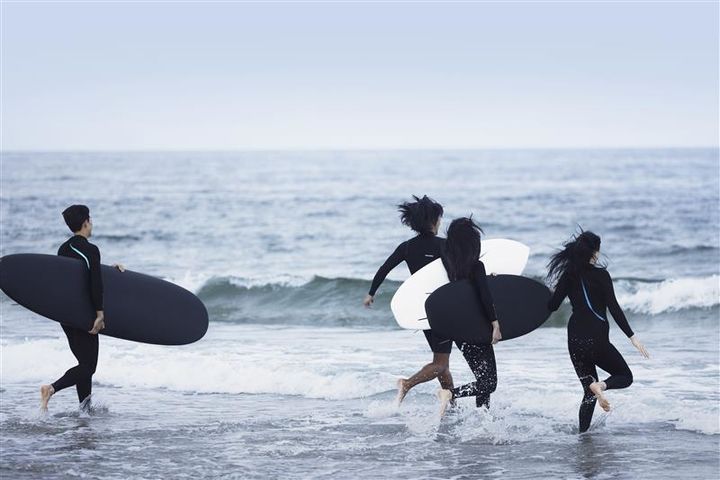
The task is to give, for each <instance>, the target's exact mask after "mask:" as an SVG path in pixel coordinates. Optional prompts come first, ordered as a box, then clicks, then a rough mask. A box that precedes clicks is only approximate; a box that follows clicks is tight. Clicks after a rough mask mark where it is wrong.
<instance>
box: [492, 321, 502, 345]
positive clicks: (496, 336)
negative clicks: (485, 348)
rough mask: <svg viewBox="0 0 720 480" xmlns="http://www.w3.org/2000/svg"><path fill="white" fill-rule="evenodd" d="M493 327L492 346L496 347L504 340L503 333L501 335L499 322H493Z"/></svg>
mask: <svg viewBox="0 0 720 480" xmlns="http://www.w3.org/2000/svg"><path fill="white" fill-rule="evenodd" d="M492 325H493V332H492V344H493V345H495V344H496V343H498V342H499V341H500V340H502V333H500V323H499V322H498V321H497V320H495V321H494V322H492Z"/></svg>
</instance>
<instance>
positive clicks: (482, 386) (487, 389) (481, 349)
mask: <svg viewBox="0 0 720 480" xmlns="http://www.w3.org/2000/svg"><path fill="white" fill-rule="evenodd" d="M481 233H482V229H481V228H480V226H479V225H478V224H477V223H475V222H474V221H473V219H472V218H468V217H462V218H456V219H455V220H453V221H452V223H451V224H450V226H449V227H448V230H447V240H446V241H445V247H444V249H443V255H442V261H443V265H444V266H445V270H447V273H448V278H449V279H450V281H451V282H456V281H459V280H470V281H472V283H473V286H474V287H475V292H476V293H477V295H478V299H479V300H480V304H481V305H482V308H483V310H484V313H485V318H487V319H488V320H489V321H490V324H491V326H492V340H491V344H489V345H486V344H474V343H467V342H456V345H457V347H458V348H459V349H460V351H461V352H462V354H463V357H465V361H466V362H467V364H468V366H469V367H470V370H471V371H472V372H473V375H475V381H474V382H471V383H468V384H465V385H462V386H460V387H455V388H445V387H443V388H442V390H440V391H439V392H438V398H439V399H440V416H442V415H444V414H445V410H446V409H447V407H448V405H449V404H450V403H451V402H452V401H453V400H455V399H456V398H461V397H475V404H476V405H477V406H478V407H485V408H488V407H489V406H490V394H492V393H493V392H494V391H495V388H496V387H497V367H496V365H495V352H494V350H493V345H494V344H496V343H497V342H499V341H500V340H501V339H502V334H501V332H500V323H499V322H498V319H497V314H496V312H495V304H494V302H493V299H492V294H491V293H490V289H489V288H488V282H487V274H486V272H485V265H484V264H483V262H482V261H480V260H479V258H480V251H481V243H480V234H481ZM448 343H450V342H449V341H448Z"/></svg>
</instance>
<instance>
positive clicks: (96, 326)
mask: <svg viewBox="0 0 720 480" xmlns="http://www.w3.org/2000/svg"><path fill="white" fill-rule="evenodd" d="M104 328H105V313H103V311H102V310H100V311H98V312H97V316H96V317H95V322H94V323H93V326H92V329H91V330H90V332H89V333H90V334H91V335H97V334H98V333H100V330H102V329H104Z"/></svg>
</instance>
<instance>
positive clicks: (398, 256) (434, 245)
mask: <svg viewBox="0 0 720 480" xmlns="http://www.w3.org/2000/svg"><path fill="white" fill-rule="evenodd" d="M398 210H399V211H400V221H401V222H402V224H403V225H406V226H408V227H410V228H411V229H412V230H413V231H414V232H415V233H416V236H415V237H413V238H411V239H409V240H407V241H405V242H402V243H401V244H400V245H398V246H397V248H396V249H395V251H393V253H392V254H391V255H390V256H389V257H388V259H387V260H385V263H383V264H382V266H380V268H379V269H378V271H377V273H376V274H375V277H374V278H373V281H372V284H371V286H370V291H369V292H368V294H367V295H366V296H365V299H364V300H363V304H364V305H365V306H366V307H370V306H371V305H372V303H373V301H374V299H375V292H377V289H378V288H379V287H380V284H382V282H383V280H385V277H387V275H388V273H390V271H391V270H392V269H393V268H395V267H397V266H398V265H400V263H402V262H405V263H406V264H407V266H408V269H409V270H410V273H411V274H413V273H415V272H417V271H418V270H420V269H421V268H422V267H424V266H425V265H427V264H429V263H430V262H432V261H433V260H435V259H437V258H440V255H441V250H442V247H443V244H444V242H445V239H444V238H441V237H438V236H437V234H438V231H439V230H440V223H441V221H442V215H443V207H442V205H440V204H439V203H438V202H436V201H434V200H433V199H431V198H429V197H428V196H423V197H422V198H419V197H417V196H414V195H413V201H411V202H403V203H401V204H400V205H398ZM423 333H424V334H425V339H426V340H427V342H428V345H429V346H430V349H431V350H432V352H433V359H432V362H430V363H428V364H426V365H425V366H423V367H422V368H421V369H420V370H419V371H418V372H417V373H415V374H414V375H412V376H411V377H409V378H401V379H399V380H398V382H397V387H398V393H397V402H398V403H401V402H402V401H403V399H404V398H405V395H406V394H407V392H408V391H409V390H410V389H411V388H413V387H414V386H415V385H418V384H420V383H423V382H427V381H429V380H432V379H433V378H437V379H438V381H439V382H440V385H441V386H442V387H443V388H452V387H453V379H452V375H451V374H450V350H451V349H452V344H451V342H448V341H443V339H438V338H436V337H435V336H434V335H433V333H432V330H423Z"/></svg>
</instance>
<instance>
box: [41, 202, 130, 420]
mask: <svg viewBox="0 0 720 480" xmlns="http://www.w3.org/2000/svg"><path fill="white" fill-rule="evenodd" d="M62 215H63V219H64V220H65V224H66V225H67V226H68V228H69V229H70V231H71V232H72V233H73V236H72V237H70V238H69V239H68V240H67V241H66V242H65V243H63V244H62V245H60V248H59V249H58V255H60V256H63V257H70V258H76V259H78V260H81V261H82V262H83V263H84V264H85V266H86V267H87V269H88V275H89V277H90V292H89V294H90V301H91V303H92V305H93V308H94V309H95V321H94V322H93V324H92V326H90V325H88V326H89V327H90V330H89V331H86V330H82V329H78V328H74V327H70V326H67V325H61V326H62V329H63V331H64V332H65V336H66V337H67V340H68V345H69V346H70V350H71V351H72V353H73V355H74V356H75V358H76V359H77V361H78V364H77V365H76V366H74V367H72V368H71V369H70V370H68V371H67V372H65V374H64V375H63V376H62V377H60V378H59V379H58V380H56V381H55V382H53V383H51V384H49V385H43V386H41V387H40V408H41V409H42V410H43V411H47V408H48V401H49V400H50V397H52V396H53V395H54V394H55V393H57V392H59V391H60V390H62V389H64V388H68V387H71V386H73V385H75V389H76V390H77V395H78V401H79V402H80V404H81V405H85V406H87V401H88V400H89V398H90V395H91V393H92V376H93V374H94V373H95V369H96V367H97V360H98V350H99V342H98V333H99V332H100V331H101V330H102V329H104V328H105V312H104V310H103V282H102V275H101V272H100V249H98V247H97V246H95V245H93V244H92V243H90V242H89V241H88V238H90V237H91V236H92V228H93V224H92V220H91V218H90V209H89V208H88V207H87V206H85V205H71V206H69V207H68V208H66V209H65V210H64V211H63V212H62ZM113 266H114V267H115V268H117V269H118V270H120V271H121V272H124V271H125V267H124V266H122V265H120V264H116V265H113Z"/></svg>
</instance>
